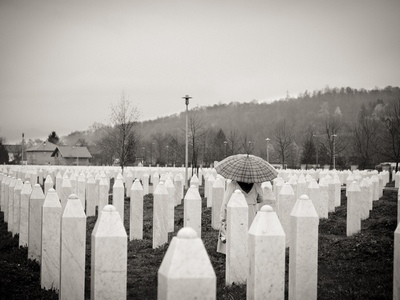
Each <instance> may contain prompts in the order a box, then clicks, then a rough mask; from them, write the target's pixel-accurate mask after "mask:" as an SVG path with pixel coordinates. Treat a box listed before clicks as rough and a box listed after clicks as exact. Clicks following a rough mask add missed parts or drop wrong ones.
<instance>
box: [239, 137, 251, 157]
mask: <svg viewBox="0 0 400 300" xmlns="http://www.w3.org/2000/svg"><path fill="white" fill-rule="evenodd" d="M241 149H244V151H245V152H246V154H252V153H253V152H254V140H253V138H252V137H250V136H249V135H247V134H244V135H243V136H242V138H241Z"/></svg>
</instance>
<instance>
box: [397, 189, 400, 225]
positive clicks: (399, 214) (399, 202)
mask: <svg viewBox="0 0 400 300" xmlns="http://www.w3.org/2000/svg"><path fill="white" fill-rule="evenodd" d="M397 224H400V189H399V191H398V193H397Z"/></svg>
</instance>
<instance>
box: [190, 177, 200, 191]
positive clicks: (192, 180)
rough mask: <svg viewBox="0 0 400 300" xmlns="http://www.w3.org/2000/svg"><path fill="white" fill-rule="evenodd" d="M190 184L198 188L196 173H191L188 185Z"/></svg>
mask: <svg viewBox="0 0 400 300" xmlns="http://www.w3.org/2000/svg"><path fill="white" fill-rule="evenodd" d="M192 185H195V186H196V187H197V188H199V178H198V177H197V175H196V174H193V176H192V178H190V186H192Z"/></svg>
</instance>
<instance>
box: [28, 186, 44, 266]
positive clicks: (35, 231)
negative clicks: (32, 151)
mask: <svg viewBox="0 0 400 300" xmlns="http://www.w3.org/2000/svg"><path fill="white" fill-rule="evenodd" d="M43 203H44V194H43V191H42V188H41V187H40V185H39V184H35V185H34V187H33V188H32V193H31V196H30V199H29V229H28V240H29V241H28V258H29V259H32V260H36V261H37V262H38V263H39V264H40V257H41V252H42V251H41V248H42V206H43Z"/></svg>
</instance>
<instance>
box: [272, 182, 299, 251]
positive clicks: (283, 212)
mask: <svg viewBox="0 0 400 300" xmlns="http://www.w3.org/2000/svg"><path fill="white" fill-rule="evenodd" d="M278 186H279V184H278ZM295 203H296V198H295V194H294V192H293V189H292V186H291V185H290V184H289V183H285V184H284V185H283V186H282V188H281V189H280V192H279V195H278V205H277V207H278V211H277V214H278V217H279V220H280V221H281V224H282V227H283V230H284V231H285V234H286V247H290V230H291V228H290V213H291V212H292V209H293V206H294V204H295Z"/></svg>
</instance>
